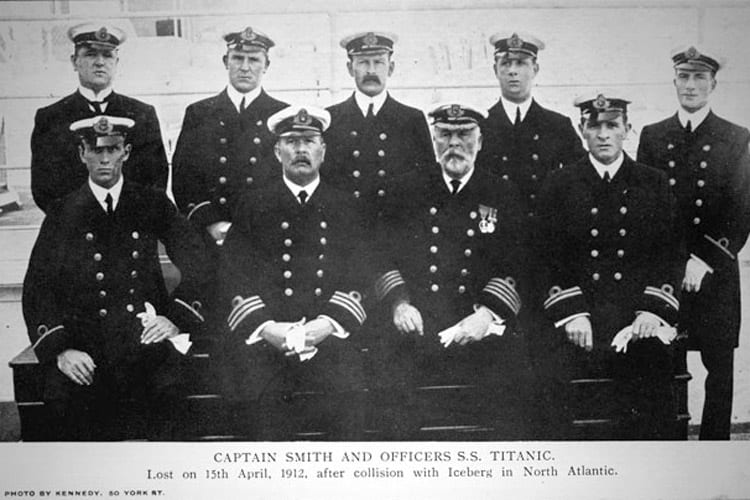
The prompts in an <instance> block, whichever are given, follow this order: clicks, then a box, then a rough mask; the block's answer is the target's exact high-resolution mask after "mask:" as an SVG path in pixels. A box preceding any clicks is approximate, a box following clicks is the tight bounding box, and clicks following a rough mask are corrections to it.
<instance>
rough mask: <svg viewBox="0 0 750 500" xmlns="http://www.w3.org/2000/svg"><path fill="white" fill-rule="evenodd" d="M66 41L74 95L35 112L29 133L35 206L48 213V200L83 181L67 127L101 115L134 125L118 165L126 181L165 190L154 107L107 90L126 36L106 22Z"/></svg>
mask: <svg viewBox="0 0 750 500" xmlns="http://www.w3.org/2000/svg"><path fill="white" fill-rule="evenodd" d="M68 38H70V40H71V41H72V42H73V44H74V52H73V55H71V56H70V61H71V63H72V64H73V70H74V71H75V72H76V73H78V82H79V85H78V90H77V91H76V92H74V93H72V94H71V95H69V96H67V97H64V98H63V99H61V100H59V101H57V102H56V103H54V104H52V105H50V106H47V107H45V108H41V109H39V110H38V111H37V113H36V117H35V119H34V131H33V132H32V134H31V193H32V195H33V197H34V201H35V202H36V204H37V206H39V208H41V209H42V210H43V211H44V212H47V211H48V209H49V206H50V203H51V202H52V201H53V200H55V199H57V198H62V197H63V196H65V195H66V194H68V193H70V192H72V191H75V190H76V189H77V188H79V187H80V186H81V185H82V184H84V183H85V182H86V178H87V177H88V173H87V172H86V169H85V168H84V166H83V165H82V164H81V160H80V157H79V154H78V146H77V144H78V143H77V141H76V138H75V136H74V134H72V133H71V131H70V124H71V123H73V122H75V121H78V120H81V119H84V118H90V117H93V116H96V115H101V114H104V113H106V114H108V115H115V116H121V117H127V118H129V119H132V120H133V121H134V122H135V125H134V127H133V130H132V131H131V132H130V135H129V137H130V141H131V143H132V144H133V153H132V155H131V156H130V158H129V159H128V161H127V162H126V163H125V164H124V166H123V169H124V172H125V175H127V177H128V180H130V181H132V182H137V183H139V184H141V185H144V186H154V187H157V188H159V189H162V190H164V189H166V186H167V176H168V172H169V170H168V165H167V156H166V153H165V152H164V144H163V143H162V139H161V131H160V129H159V120H158V118H157V117H156V112H155V111H154V108H153V106H150V105H148V104H145V103H143V102H141V101H138V100H136V99H133V98H131V97H127V96H124V95H122V94H118V93H116V92H114V91H113V90H112V84H113V80H114V77H115V72H116V71H117V63H118V62H119V56H118V47H119V46H120V45H121V44H122V43H123V42H125V39H126V36H125V32H124V31H123V30H122V29H120V28H118V27H116V26H113V25H111V24H108V23H103V24H94V23H84V24H78V25H76V26H73V27H71V28H70V29H69V30H68Z"/></svg>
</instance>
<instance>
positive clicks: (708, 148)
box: [703, 144, 711, 151]
mask: <svg viewBox="0 0 750 500" xmlns="http://www.w3.org/2000/svg"><path fill="white" fill-rule="evenodd" d="M703 151H711V145H710V144H706V145H704V146H703Z"/></svg>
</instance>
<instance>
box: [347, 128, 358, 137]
mask: <svg viewBox="0 0 750 500" xmlns="http://www.w3.org/2000/svg"><path fill="white" fill-rule="evenodd" d="M349 135H350V136H352V137H357V131H356V130H352V131H351V132H349Z"/></svg>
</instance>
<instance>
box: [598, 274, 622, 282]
mask: <svg viewBox="0 0 750 500" xmlns="http://www.w3.org/2000/svg"><path fill="white" fill-rule="evenodd" d="M612 277H613V278H614V280H615V281H620V280H621V279H622V273H619V272H618V273H615V274H613V275H612ZM591 279H592V280H594V281H599V280H600V279H601V275H600V274H599V273H594V274H592V275H591Z"/></svg>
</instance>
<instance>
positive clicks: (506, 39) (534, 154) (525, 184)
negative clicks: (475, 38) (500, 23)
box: [477, 33, 586, 217]
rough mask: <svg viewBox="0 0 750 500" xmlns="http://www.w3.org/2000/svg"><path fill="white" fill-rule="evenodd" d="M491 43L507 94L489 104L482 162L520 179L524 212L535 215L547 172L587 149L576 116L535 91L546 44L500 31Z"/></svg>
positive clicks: (507, 175)
mask: <svg viewBox="0 0 750 500" xmlns="http://www.w3.org/2000/svg"><path fill="white" fill-rule="evenodd" d="M490 44H491V45H493V46H494V47H495V66H494V70H495V76H496V77H497V80H498V82H500V92H501V94H500V100H499V101H498V102H497V104H495V105H494V106H492V107H491V108H490V109H489V117H488V118H487V124H486V126H485V127H484V136H485V140H484V145H483V147H482V151H481V153H480V154H479V157H478V158H477V164H478V165H479V166H480V168H485V169H489V170H490V171H492V172H494V173H496V174H498V175H500V176H502V177H503V179H510V180H511V181H513V182H515V183H516V185H517V186H518V188H519V191H520V192H521V201H522V203H523V207H524V212H525V213H526V214H527V215H528V216H529V217H533V216H534V215H535V214H536V211H537V201H538V200H537V197H538V196H539V191H540V189H541V187H542V183H543V181H544V179H545V177H546V176H547V174H548V173H549V172H550V171H552V170H556V169H558V168H560V167H561V166H563V165H565V164H568V163H572V162H574V161H576V160H578V159H579V158H582V157H583V156H584V155H585V154H586V152H585V151H584V150H583V148H582V147H581V140H580V139H579V137H578V134H576V131H575V129H574V128H573V124H572V123H571V121H570V119H569V118H568V117H567V116H564V115H562V114H560V113H556V112H554V111H551V110H549V109H546V108H543V107H541V106H540V105H539V104H538V103H537V102H536V100H535V99H534V98H533V97H532V96H531V93H532V92H531V90H532V87H533V85H534V78H536V75H537V74H538V73H539V64H538V63H537V55H538V53H539V51H540V50H542V49H544V43H543V42H542V41H541V40H539V39H537V38H535V37H533V36H531V35H525V34H519V33H512V34H511V35H510V36H509V35H507V34H503V33H497V34H495V35H492V36H491V37H490Z"/></svg>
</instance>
